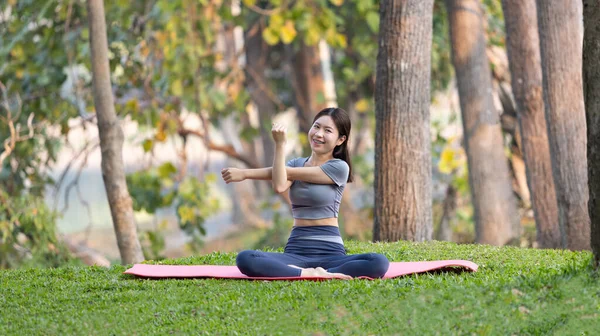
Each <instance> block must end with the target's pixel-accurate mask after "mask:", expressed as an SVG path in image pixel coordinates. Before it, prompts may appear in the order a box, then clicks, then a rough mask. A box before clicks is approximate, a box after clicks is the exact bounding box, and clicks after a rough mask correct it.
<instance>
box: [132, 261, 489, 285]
mask: <svg viewBox="0 0 600 336" xmlns="http://www.w3.org/2000/svg"><path fill="white" fill-rule="evenodd" d="M454 267H458V268H459V269H463V270H465V271H473V272H476V271H477V267H478V266H477V264H475V263H473V262H471V261H467V260H438V261H410V262H390V268H389V269H388V271H387V273H386V274H385V276H384V277H383V278H384V279H390V278H395V277H398V276H402V275H407V274H415V273H423V272H427V271H436V270H448V269H449V268H454ZM124 273H125V274H133V275H137V276H139V277H144V278H220V279H250V280H301V279H302V280H307V278H301V277H286V278H264V277H260V278H259V277H248V276H246V275H244V274H242V273H241V272H240V270H239V269H238V268H237V266H219V265H146V264H135V265H133V267H131V268H130V269H128V270H127V271H125V272H124ZM362 278H364V279H370V278H368V277H362ZM318 279H322V278H310V280H318Z"/></svg>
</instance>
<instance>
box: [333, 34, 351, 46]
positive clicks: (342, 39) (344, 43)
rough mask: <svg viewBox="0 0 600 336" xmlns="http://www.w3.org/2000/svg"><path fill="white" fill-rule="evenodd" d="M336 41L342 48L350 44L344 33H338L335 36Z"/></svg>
mask: <svg viewBox="0 0 600 336" xmlns="http://www.w3.org/2000/svg"><path fill="white" fill-rule="evenodd" d="M335 42H336V44H337V45H338V46H339V47H340V48H346V47H347V46H348V41H347V39H346V35H344V34H337V35H336V36H335Z"/></svg>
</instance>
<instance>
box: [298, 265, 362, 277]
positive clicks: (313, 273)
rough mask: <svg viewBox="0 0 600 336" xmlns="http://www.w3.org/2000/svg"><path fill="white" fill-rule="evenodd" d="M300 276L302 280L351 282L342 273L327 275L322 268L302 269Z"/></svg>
mask: <svg viewBox="0 0 600 336" xmlns="http://www.w3.org/2000/svg"><path fill="white" fill-rule="evenodd" d="M300 276H301V277H303V278H332V279H343V280H352V277H351V276H349V275H347V274H343V273H329V272H327V271H326V270H325V269H324V268H322V267H317V268H303V269H302V273H300Z"/></svg>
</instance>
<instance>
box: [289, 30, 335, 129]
mask: <svg viewBox="0 0 600 336" xmlns="http://www.w3.org/2000/svg"><path fill="white" fill-rule="evenodd" d="M288 51H289V52H290V53H291V57H290V67H291V70H292V71H291V82H292V86H293V88H294V95H295V105H296V109H297V111H298V119H299V121H300V131H301V132H302V133H308V130H309V129H310V127H311V126H312V120H313V118H314V116H315V115H316V114H317V113H318V112H319V110H321V109H322V108H325V107H326V105H327V102H326V100H325V95H324V92H325V80H324V77H323V67H322V65H321V58H320V56H319V47H318V45H307V44H306V43H304V42H303V41H299V43H298V45H290V46H289V48H288Z"/></svg>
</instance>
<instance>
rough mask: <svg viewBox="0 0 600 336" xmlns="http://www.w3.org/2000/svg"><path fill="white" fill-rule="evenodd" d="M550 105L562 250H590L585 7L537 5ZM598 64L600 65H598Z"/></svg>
mask: <svg viewBox="0 0 600 336" xmlns="http://www.w3.org/2000/svg"><path fill="white" fill-rule="evenodd" d="M537 14H538V27H539V34H540V52H541V63H542V73H543V83H544V105H545V114H546V123H547V128H548V140H549V143H550V155H551V157H552V173H553V176H554V185H555V186H556V197H557V199H558V218H559V222H558V223H559V225H560V230H561V233H562V246H563V247H565V248H568V249H571V250H584V249H589V248H590V218H589V214H588V199H589V193H588V190H589V189H588V176H587V154H586V144H587V140H586V124H585V123H586V121H585V106H584V102H583V84H582V75H581V73H582V68H581V67H582V41H581V20H582V13H581V5H580V4H579V3H578V2H577V1H540V0H538V1H537ZM595 61H597V60H595Z"/></svg>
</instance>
